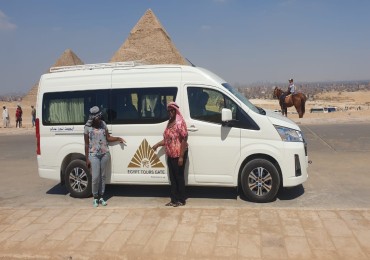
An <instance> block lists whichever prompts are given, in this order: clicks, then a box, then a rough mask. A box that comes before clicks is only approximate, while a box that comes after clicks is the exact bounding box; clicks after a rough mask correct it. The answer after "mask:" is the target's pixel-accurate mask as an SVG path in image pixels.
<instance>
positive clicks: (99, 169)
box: [84, 106, 126, 207]
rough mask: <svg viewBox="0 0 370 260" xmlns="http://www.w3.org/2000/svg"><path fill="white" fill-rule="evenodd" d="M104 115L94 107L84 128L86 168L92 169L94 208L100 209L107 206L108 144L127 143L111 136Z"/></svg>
mask: <svg viewBox="0 0 370 260" xmlns="http://www.w3.org/2000/svg"><path fill="white" fill-rule="evenodd" d="M102 114H103V113H102V111H100V109H99V107H97V106H94V107H92V108H91V109H90V115H89V120H88V121H87V122H86V124H85V128H84V139H85V156H86V166H87V168H89V169H91V177H92V194H93V196H94V200H93V206H94V207H98V206H99V203H100V204H101V205H103V206H106V205H107V202H106V201H105V200H104V198H103V195H104V191H105V177H106V169H107V164H108V162H109V161H110V153H109V145H108V142H117V141H118V142H120V143H124V142H126V141H125V140H124V139H123V138H121V137H114V136H111V135H110V134H109V132H108V128H107V125H106V123H105V122H104V121H103V120H102Z"/></svg>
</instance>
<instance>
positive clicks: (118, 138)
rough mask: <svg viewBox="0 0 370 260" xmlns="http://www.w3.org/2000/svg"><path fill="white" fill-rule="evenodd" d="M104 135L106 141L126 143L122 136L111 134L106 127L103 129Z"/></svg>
mask: <svg viewBox="0 0 370 260" xmlns="http://www.w3.org/2000/svg"><path fill="white" fill-rule="evenodd" d="M105 135H106V137H107V141H108V142H120V143H121V144H122V143H126V141H125V139H123V138H122V137H115V136H111V135H110V134H109V132H108V129H105Z"/></svg>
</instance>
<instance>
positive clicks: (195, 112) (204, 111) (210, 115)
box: [187, 87, 259, 130]
mask: <svg viewBox="0 0 370 260" xmlns="http://www.w3.org/2000/svg"><path fill="white" fill-rule="evenodd" d="M187 92H188V99H189V111H190V117H191V118H193V119H196V120H200V121H205V122H210V123H216V124H222V122H221V111H222V109H223V108H228V109H230V110H231V112H232V119H233V120H234V122H233V123H232V126H233V127H238V128H244V129H253V130H259V126H258V125H257V124H256V123H255V122H254V121H253V119H252V118H251V117H250V116H249V115H248V114H247V113H245V112H244V111H243V110H242V109H240V107H239V106H238V104H236V103H235V102H234V101H232V100H231V99H230V98H229V97H227V96H226V95H224V94H222V93H221V92H218V91H216V90H213V89H208V88H201V87H188V89H187Z"/></svg>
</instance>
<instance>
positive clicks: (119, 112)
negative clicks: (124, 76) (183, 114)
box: [111, 87, 177, 124]
mask: <svg viewBox="0 0 370 260" xmlns="http://www.w3.org/2000/svg"><path fill="white" fill-rule="evenodd" d="M176 95H177V88H176V87H166V88H130V89H113V90H112V95H111V97H112V99H111V100H112V124H151V123H160V122H164V121H166V120H167V119H168V115H167V104H168V102H170V101H174V100H176Z"/></svg>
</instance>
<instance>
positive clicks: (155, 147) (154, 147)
mask: <svg viewBox="0 0 370 260" xmlns="http://www.w3.org/2000/svg"><path fill="white" fill-rule="evenodd" d="M152 148H153V150H154V152H155V151H157V148H158V146H157V145H156V144H155V145H153V147H152Z"/></svg>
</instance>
